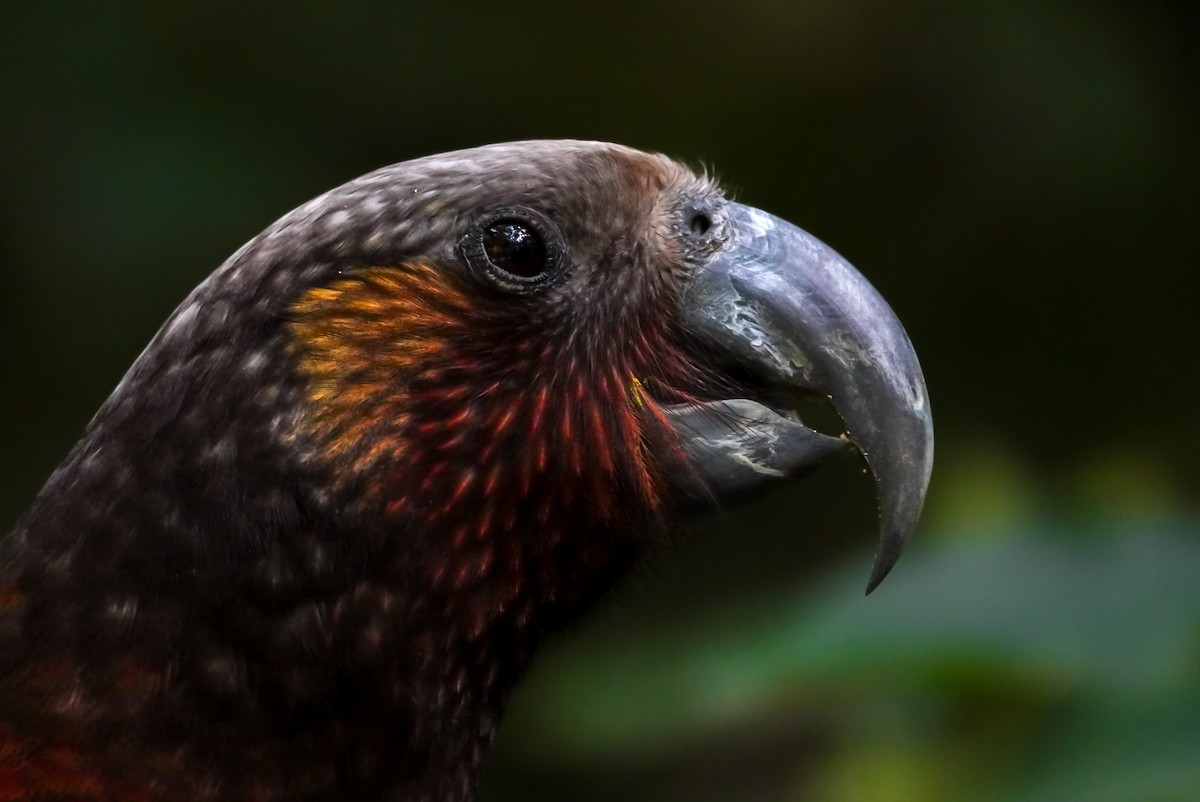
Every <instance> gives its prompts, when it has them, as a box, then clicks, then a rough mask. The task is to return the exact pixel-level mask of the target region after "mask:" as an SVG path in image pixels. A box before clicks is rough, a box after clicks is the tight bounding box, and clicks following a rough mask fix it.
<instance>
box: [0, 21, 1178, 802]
mask: <svg viewBox="0 0 1200 802" xmlns="http://www.w3.org/2000/svg"><path fill="white" fill-rule="evenodd" d="M1198 41H1200V5H1198V4H1196V3H1195V2H1171V1H1170V0H1150V1H1149V2H1142V3H1130V2H1125V3H1121V2H1114V1H1113V0H1091V2H1083V0H1011V1H1010V2H1005V3H987V2H980V1H978V0H970V1H968V2H949V1H948V0H932V2H923V3H895V2H883V3H880V2H867V0H839V2H832V1H831V0H821V1H816V2H790V3H789V2H773V1H772V0H752V1H751V2H746V3H739V4H730V3H721V2H716V1H715V0H689V2H680V0H662V2H653V3H645V2H639V3H634V2H629V1H628V0H612V2H608V3H605V4H602V5H569V4H548V3H534V2H528V1H527V0H513V2H508V3H504V4H502V5H497V4H494V3H492V4H475V3H462V4H441V5H437V4H413V3H403V2H401V3H386V4H385V3H372V2H362V3H353V4H351V3H343V4H336V5H335V4H321V3H314V2H305V3H292V4H273V3H257V4H246V3H232V2H228V1H227V0H219V1H218V2H203V3H201V2H193V1H185V2H177V3H169V4H162V3H149V2H140V3H139V2H116V3H104V4H94V3H86V2H81V1H80V2H69V1H67V2H61V1H60V2H45V3H16V2H8V3H3V4H0V110H2V111H0V144H2V145H3V147H0V176H2V177H3V186H4V192H3V194H0V210H2V211H3V214H0V271H2V272H0V275H2V276H3V280H2V281H0V343H3V346H2V347H0V432H2V434H0V477H3V479H4V481H3V482H0V529H4V528H6V527H7V525H8V523H9V522H11V521H12V520H14V519H15V518H16V516H17V515H18V514H19V511H20V510H21V509H23V508H24V507H25V506H26V505H27V504H28V502H29V500H30V499H31V498H32V496H33V494H34V493H35V492H36V490H37V488H38V487H39V486H40V484H41V482H42V481H44V479H45V477H46V476H47V475H48V474H49V472H50V471H51V470H52V469H53V467H54V465H55V464H56V463H57V461H58V460H59V459H61V457H62V455H63V454H65V452H66V450H67V449H68V448H69V446H70V445H71V443H72V442H73V441H74V439H75V438H76V437H77V436H78V433H79V431H80V430H81V429H82V427H83V425H84V424H85V423H86V421H87V420H88V418H89V416H90V415H91V414H92V413H93V412H94V410H95V409H96V408H97V407H98V406H99V404H100V403H101V401H102V400H103V399H104V397H105V395H106V394H107V393H108V392H109V390H110V389H111V388H112V387H113V386H114V385H115V384H116V383H117V381H118V380H119V378H120V376H121V373H122V372H123V370H124V369H125V368H126V367H127V366H128V365H129V364H130V362H132V360H133V359H134V358H135V357H136V356H137V354H138V352H139V351H140V349H141V348H142V347H143V346H144V344H145V343H146V342H147V341H148V340H149V338H150V337H151V336H152V334H153V333H154V331H155V329H156V328H157V326H158V325H159V323H160V322H161V321H162V320H163V319H164V318H165V317H166V316H167V314H169V312H170V310H171V309H172V308H173V307H174V305H175V304H177V303H178V302H179V301H180V300H181V299H182V298H183V297H184V295H185V294H186V293H187V292H188V290H189V289H190V288H191V287H192V286H194V285H195V284H196V283H198V282H199V281H200V280H202V279H203V277H204V276H205V275H207V274H208V273H209V272H210V271H211V270H212V269H213V268H214V267H215V266H216V265H218V264H219V263H220V262H221V261H222V260H223V259H224V258H225V257H226V256H227V255H228V254H229V253H231V252H232V251H233V250H234V249H236V248H237V247H238V246H239V245H240V244H241V243H242V242H244V241H245V240H246V239H248V238H249V237H251V236H253V235H254V234H255V233H257V232H258V231H259V230H261V229H262V228H263V227H265V226H266V225H267V224H268V223H270V221H271V220H273V219H275V218H276V217H278V216H279V215H281V214H283V213H285V212H286V211H287V210H288V209H290V208H292V207H293V206H295V205H297V204H299V203H302V202H303V201H305V200H307V199H308V198H310V197H312V196H314V195H316V194H318V193H319V192H321V191H323V190H325V189H327V188H328V187H330V186H332V185H335V184H338V183H341V182H342V181H344V180H347V179H349V178H351V177H353V176H355V175H357V174H360V173H362V172H365V171H367V170H369V169H373V168H375V167H378V166H380V165H382V164H386V163H390V162H395V161H400V160H403V159H406V158H410V157H414V156H418V155H421V154H425V153H430V152H436V151H443V150H449V149H452V148H456V147H465V146H470V145H476V144H482V143H484V142H490V141H499V140H506V139H524V138H536V137H560V136H562V137H578V138H596V139H609V140H615V141H620V142H624V143H627V144H630V145H634V146H638V147H643V148H647V149H651V150H660V151H664V152H667V153H669V154H671V155H674V156H678V157H681V158H683V159H685V160H688V161H691V162H693V163H697V164H701V163H702V164H706V165H711V166H712V168H713V169H714V170H715V171H716V172H717V173H718V175H719V176H721V177H722V178H723V179H724V180H725V181H726V183H727V184H728V186H729V187H730V188H731V190H732V191H733V192H734V193H735V194H736V196H737V197H738V198H739V199H740V200H743V201H745V202H748V203H752V204H754V205H757V206H761V207H763V208H766V209H769V210H771V211H772V212H774V213H776V214H779V215H781V216H784V217H786V218H788V219H791V220H793V221H794V222H797V223H799V224H800V225H802V226H804V227H805V228H807V229H809V230H811V231H813V232H814V233H816V234H817V235H818V236H820V237H822V238H823V239H825V240H827V241H829V242H830V243H832V244H833V245H834V246H835V247H837V248H838V250H840V251H841V252H842V253H844V254H845V255H846V256H847V257H849V258H850V259H851V261H853V262H854V263H855V264H857V265H858V266H859V267H860V268H861V269H862V270H863V271H864V272H865V273H866V274H867V275H868V276H869V277H870V278H871V279H872V281H873V282H875V283H876V285H877V286H878V287H879V288H880V289H881V291H882V292H883V293H884V295H885V296H886V297H887V298H888V299H889V301H890V302H891V303H892V305H893V306H894V307H895V308H896V310H897V312H898V313H899V315H900V317H901V319H903V320H904V321H905V324H906V326H907V327H908V329H909V332H910V334H911V336H912V339H913V341H914V342H915V343H916V345H917V350H918V352H919V353H920V354H921V357H922V361H923V364H924V366H925V370H926V375H927V378H928V381H929V386H930V392H931V396H932V398H933V403H934V408H935V417H936V419H937V426H938V439H939V456H938V465H937V468H936V470H935V474H934V481H933V489H932V493H931V496H930V500H929V506H928V511H927V514H926V526H925V527H924V529H923V531H922V532H921V533H920V536H919V538H918V541H917V542H916V543H914V544H913V547H912V549H911V553H910V554H909V555H907V556H906V557H905V558H904V560H903V561H902V562H901V564H900V565H899V567H898V568H897V571H896V572H895V574H894V576H893V577H892V578H891V579H889V580H888V582H887V583H886V584H885V585H884V586H883V588H882V589H881V590H880V591H878V592H877V594H876V595H875V596H873V597H872V598H871V599H870V600H867V601H864V600H862V599H861V598H859V597H857V596H856V595H854V594H856V593H857V591H858V588H859V586H860V585H859V580H861V579H862V578H864V577H865V567H866V559H865V558H862V559H859V560H857V561H856V563H855V564H856V565H857V564H861V569H862V574H863V576H862V577H855V578H853V579H851V578H848V577H847V576H846V575H845V574H844V573H843V572H842V569H841V566H842V565H843V564H844V562H845V560H846V559H848V557H849V556H850V555H856V554H858V553H859V551H860V550H861V549H862V548H863V547H865V545H866V543H867V541H868V539H869V537H870V532H871V529H872V526H873V523H874V520H873V514H872V510H871V509H870V505H869V503H868V498H869V495H870V487H869V483H868V482H867V481H866V480H865V479H863V477H861V476H859V475H857V473H856V472H855V471H854V470H853V467H852V466H850V465H849V463H847V464H846V465H844V466H843V467H841V468H834V469H832V470H829V471H825V472H823V473H821V474H820V475H818V476H815V477H813V478H812V479H810V480H807V481H806V482H804V483H803V484H802V485H800V486H798V487H796V488H793V489H791V490H789V491H787V492H785V493H780V494H777V495H775V496H773V497H771V498H769V499H767V500H765V501H764V502H762V503H760V504H757V505H755V506H753V507H750V508H748V509H746V510H742V511H738V512H736V513H733V512H731V513H730V514H729V515H728V516H727V517H725V518H724V519H723V520H719V521H716V522H713V523H711V524H709V525H707V526H705V527H702V528H700V531H697V532H695V533H693V536H691V537H688V538H686V540H687V542H686V543H685V544H682V547H681V548H678V549H672V553H671V554H670V555H669V556H667V555H662V556H660V557H658V558H657V559H655V560H654V561H653V562H652V564H651V565H650V566H649V567H648V568H647V569H646V571H645V572H644V573H643V575H642V576H640V577H639V579H638V581H637V583H636V587H635V588H634V589H633V592H631V593H629V594H627V595H624V596H623V597H622V598H621V599H619V600H618V601H617V602H616V603H615V604H612V605H609V606H608V609H607V610H606V611H605V612H604V615H603V616H602V617H601V619H600V620H598V621H594V622H590V623H589V624H588V625H587V626H584V627H582V628H581V630H580V631H579V632H578V633H577V634H576V635H575V636H574V637H572V638H568V639H567V640H566V641H564V642H563V643H561V644H559V645H558V646H557V647H556V648H554V649H552V650H551V651H552V654H551V655H548V659H547V661H545V662H543V663H542V664H541V665H539V666H538V667H537V668H536V669H535V671H534V675H533V676H532V677H531V678H530V681H529V682H528V683H527V684H526V685H525V687H524V689H523V690H522V692H521V693H519V694H518V696H517V698H516V699H514V703H513V711H512V718H511V721H510V722H509V723H508V725H507V726H506V727H505V728H503V729H502V732H501V739H500V744H499V751H498V754H497V756H496V759H495V760H494V761H493V762H492V764H491V766H490V769H489V778H488V784H487V791H486V797H487V798H490V799H492V800H496V801H497V802H501V801H502V800H505V799H516V798H520V799H573V800H588V799H593V798H595V799H601V798H602V799H625V800H639V799H689V800H693V801H694V802H703V800H707V799H737V800H741V801H743V802H754V800H760V799H761V800H789V799H811V800H832V801H833V802H837V801H838V800H882V801H883V802H891V801H892V800H895V801H896V802H900V801H901V800H925V801H929V802H936V800H941V799H963V798H966V799H972V800H983V801H984V802H1010V800H1012V801H1013V802H1015V800H1023V801H1030V800H1031V801H1032V802H1039V801H1040V800H1067V799H1070V800H1074V799H1081V798H1082V799H1089V800H1108V799H1111V800H1118V799H1119V800H1146V801H1147V802H1159V801H1160V800H1161V801H1163V802H1171V801H1172V800H1183V799H1189V800H1192V799H1196V798H1200V778H1198V777H1197V772H1196V769H1195V767H1194V765H1195V763H1196V760H1195V756H1197V755H1200V721H1198V719H1200V682H1198V681H1197V680H1198V678H1197V669H1196V666H1197V662H1198V660H1200V657H1198V656H1200V648H1198V645H1197V637H1198V633H1200V616H1198V615H1197V607H1196V602H1195V598H1196V594H1195V592H1194V590H1193V587H1192V586H1193V585H1194V580H1193V579H1192V577H1194V576H1195V574H1196V569H1197V568H1200V556H1198V554H1197V551H1196V544H1197V542H1198V539H1197V531H1198V530H1197V524H1196V523H1195V522H1196V521H1197V520H1200V509H1198V508H1197V504H1196V499H1197V498H1198V497H1200V493H1198V492H1197V491H1198V490H1200V422H1198V419H1197V416H1196V414H1195V406H1196V398H1197V386H1198V382H1200V379H1198V378H1197V370H1196V365H1197V360H1196V353H1197V350H1198V346H1200V329H1198V328H1197V325H1196V322H1195V320H1196V313H1195V306H1196V301H1197V298H1198V297H1200V271H1198V270H1197V269H1196V268H1197V267H1198V266H1200V225H1197V220H1198V219H1200V202H1198V200H1197V198H1198V197H1200V191H1198V190H1200V156H1198V149H1197V147H1196V143H1197V142H1198V141H1200V103H1198V102H1197V99H1196V87H1197V86H1198V85H1200V69H1198V66H1200V48H1198V47H1197V42H1198ZM1172 522H1174V523H1172ZM797 529H800V530H801V534H802V536H798V535H797V533H796V531H795V530H797ZM1189 582H1190V583H1191V584H1189ZM798 588H799V590H798Z"/></svg>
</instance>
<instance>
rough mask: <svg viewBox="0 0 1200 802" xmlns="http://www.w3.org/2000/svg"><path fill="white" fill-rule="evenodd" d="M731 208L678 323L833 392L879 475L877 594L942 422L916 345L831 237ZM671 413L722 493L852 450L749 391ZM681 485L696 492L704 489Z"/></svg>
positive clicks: (811, 389)
mask: <svg viewBox="0 0 1200 802" xmlns="http://www.w3.org/2000/svg"><path fill="white" fill-rule="evenodd" d="M728 215H729V218H728V221H727V225H728V239H727V241H726V242H725V244H724V245H723V246H722V247H721V248H720V249H719V250H718V251H717V252H716V253H715V254H714V255H713V256H712V257H711V259H710V260H709V261H708V262H707V263H706V264H704V265H703V266H702V267H700V268H699V269H698V271H697V273H696V275H695V276H694V278H693V280H692V283H691V284H690V285H689V287H688V289H687V291H686V294H685V296H684V298H683V303H682V309H681V315H682V321H681V322H682V324H683V325H684V326H685V327H686V328H687V330H688V331H689V332H690V333H691V334H692V335H693V336H695V337H697V338H698V339H699V341H700V342H701V344H702V345H703V346H704V347H706V348H708V349H710V350H715V351H716V352H718V354H719V355H720V356H721V357H722V358H723V359H726V360H730V361H732V362H733V363H735V364H737V366H738V367H739V368H740V369H742V370H744V371H746V372H747V373H749V374H750V375H751V376H753V377H754V378H755V380H757V381H761V382H762V384H763V387H764V388H769V389H776V390H783V391H785V392H788V393H791V394H794V395H819V396H822V397H826V398H828V399H829V401H830V402H832V404H833V407H834V409H835V410H836V411H837V413H838V415H839V416H840V417H841V419H842V421H843V423H844V426H845V434H844V437H845V438H846V440H848V441H849V442H851V443H853V444H854V446H855V447H857V449H858V451H859V452H861V454H862V455H863V457H864V458H865V460H866V462H867V465H868V467H869V468H870V470H871V473H872V474H873V475H874V477H875V484H876V488H877V496H878V502H879V515H880V541H879V550H878V552H877V554H876V557H875V565H874V568H873V570H872V572H871V578H870V581H869V582H868V585H867V592H868V593H870V592H871V591H872V590H874V589H875V587H876V586H877V585H878V584H879V583H880V582H881V581H882V580H883V578H884V577H885V576H887V573H888V571H890V570H891V568H892V566H893V565H894V564H895V563H896V560H897V559H898V558H899V557H900V552H901V551H902V550H903V548H904V545H905V543H907V542H908V540H909V538H910V537H911V535H912V532H913V530H914V529H915V528H916V525H917V519H918V518H919V517H920V514H921V507H922V505H923V504H924V501H925V491H926V488H927V487H928V485H929V475H930V471H931V469H932V466H933V419H932V417H931V415H930V409H929V399H928V396H927V393H926V390H925V380H924V377H923V376H922V374H921V366H920V364H919V363H918V361H917V355H916V352H915V351H914V350H913V347H912V343H911V342H909V339H908V335H907V334H906V333H905V331H904V328H903V326H901V325H900V321H899V320H898V319H897V318H896V315H895V313H893V312H892V310H891V308H890V307H889V306H888V304H887V302H886V301H884V300H883V298H882V297H881V296H880V295H879V293H878V292H876V290H875V288H874V287H872V286H871V284H870V283H869V282H868V281H867V280H866V279H865V278H864V277H863V276H862V274H860V273H859V272H858V271H856V270H855V269H854V268H853V267H851V266H850V264H849V263H848V262H846V260H844V259H843V258H842V257H841V256H839V255H838V254H837V253H836V252H834V251H833V250H832V249H831V248H829V247H828V246H827V245H825V244H824V243H822V242H821V241H819V240H818V239H816V238H815V237H813V236H811V235H810V234H808V233H806V232H805V231H802V230H801V229H799V228H797V227H795V226H793V225H791V224H790V223H788V222H786V221H784V220H781V219H779V218H777V217H774V216H772V215H769V214H767V213H765V212H761V211H759V210H757V209H753V208H750V207H748V206H742V205H741V204H730V207H729V211H728ZM666 413H667V415H668V418H669V419H670V421H671V423H672V425H673V427H674V428H675V430H676V431H677V432H678V434H679V435H680V441H681V443H682V444H683V449H684V452H685V455H686V456H687V457H688V459H689V462H690V463H691V465H692V466H693V468H694V469H695V470H696V471H697V472H698V473H699V479H700V480H701V482H702V483H703V484H704V485H705V486H706V488H707V490H708V492H709V493H710V494H711V496H712V497H714V498H715V499H718V500H723V499H727V498H730V497H732V496H737V495H741V494H744V493H747V492H752V491H753V490H755V489H757V488H760V487H765V486H769V485H771V484H774V483H778V482H779V481H781V480H786V479H789V478H792V477H795V476H797V475H800V474H801V473H804V472H805V471H807V470H810V469H812V468H814V467H817V466H819V465H821V464H824V463H825V462H827V461H829V460H830V459H832V458H833V457H835V456H837V455H838V454H839V453H842V452H843V451H845V450H846V448H847V444H846V441H845V440H842V439H839V438H834V437H829V436H827V435H823V434H820V433H819V432H816V431H814V430H812V429H810V428H808V427H806V426H804V425H803V423H802V422H800V421H799V420H798V419H797V417H796V415H795V413H794V412H791V411H777V410H774V409H771V408H769V407H767V406H766V405H764V404H761V403H758V402H757V401H753V400H741V399H739V400H736V401H717V402H713V403H711V404H704V405H700V406H698V407H697V406H691V407H686V406H682V405H681V406H677V407H669V408H667V410H666ZM686 482H687V480H683V479H680V480H679V483H680V484H681V485H683V484H686ZM683 493H684V495H685V496H686V495H690V496H692V497H695V496H696V491H695V488H694V487H692V488H691V489H690V491H689V490H687V489H684V490H683Z"/></svg>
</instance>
